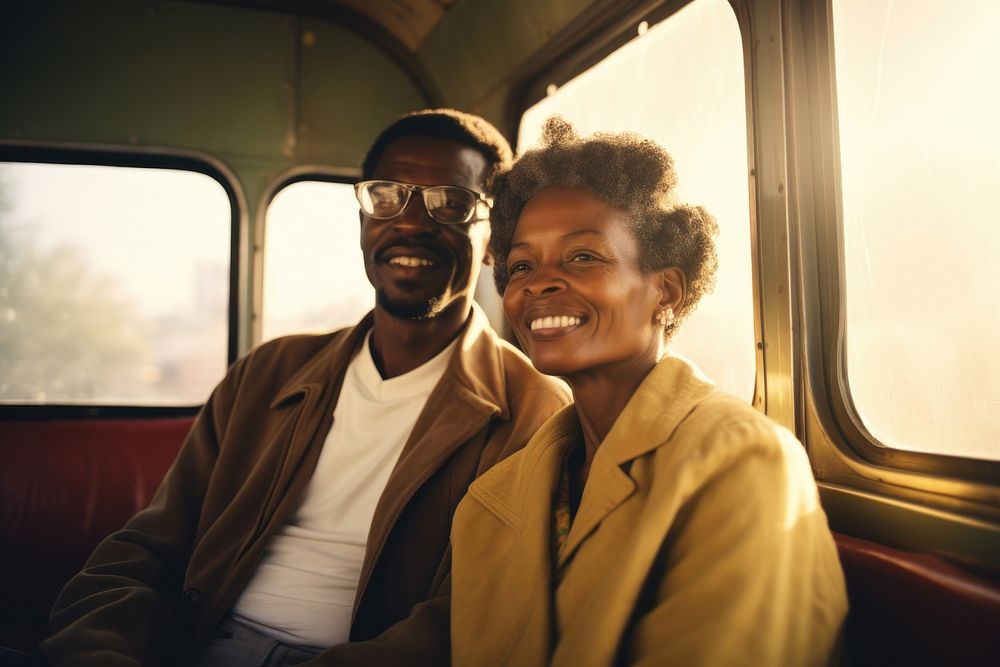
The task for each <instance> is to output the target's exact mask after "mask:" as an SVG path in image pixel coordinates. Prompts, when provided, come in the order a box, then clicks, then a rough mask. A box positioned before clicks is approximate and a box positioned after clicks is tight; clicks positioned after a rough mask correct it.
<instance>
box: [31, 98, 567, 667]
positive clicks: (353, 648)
mask: <svg viewBox="0 0 1000 667" xmlns="http://www.w3.org/2000/svg"><path fill="white" fill-rule="evenodd" d="M510 160H511V153H510V148H509V146H508V145H507V143H506V141H505V140H504V139H503V137H502V136H501V135H500V134H499V133H498V132H497V131H496V129H495V128H493V127H492V126H491V125H489V124H488V123H487V122H486V121H484V120H482V119H481V118H477V117H474V116H470V115H467V114H463V113H460V112H455V111H451V110H436V111H426V112H419V113H416V114H411V115H409V116H405V117H403V118H402V119H400V120H398V121H397V122H396V123H394V124H393V125H391V126H390V127H389V128H388V129H386V130H385V131H383V133H382V134H381V135H380V136H379V137H378V139H376V141H375V143H374V145H373V146H372V148H371V149H370V151H369V153H368V155H367V157H366V158H365V161H364V165H363V169H362V173H363V179H364V180H363V181H362V182H361V183H359V184H358V185H357V186H356V190H357V193H358V201H359V203H360V205H361V249H362V252H363V253H364V261H365V270H366V273H367V275H368V278H369V280H370V281H371V283H372V285H374V287H375V290H376V295H377V298H376V306H375V309H374V311H373V312H372V313H370V314H369V315H368V316H367V317H366V318H365V319H364V320H363V321H362V322H361V323H360V324H359V325H357V326H356V327H354V328H353V329H347V330H343V331H338V332H336V333H332V334H328V335H323V336H291V337H287V338H283V339H279V340H277V341H273V342H270V343H267V344H265V345H263V346H261V347H260V348H258V349H257V350H255V351H254V352H252V353H251V354H249V355H248V356H247V357H245V358H244V359H242V360H240V361H239V362H237V363H236V364H234V365H233V367H232V368H231V369H230V371H229V373H228V374H227V376H226V378H225V379H224V380H223V381H222V383H220V384H219V386H218V387H217V388H216V389H215V391H214V392H213V394H212V396H211V398H210V399H209V401H208V403H207V404H206V405H205V407H204V409H203V410H202V412H201V414H200V415H199V416H198V418H197V419H196V421H195V424H194V426H193V428H192V431H191V433H190V434H189V436H188V438H187V440H186V441H185V443H184V445H183V447H182V448H181V451H180V453H179V454H178V457H177V460H176V461H175V462H174V465H173V466H172V468H171V469H170V471H169V472H168V473H167V475H166V477H165V479H164V481H163V483H162V485H161V487H160V489H159V490H158V491H157V493H156V496H155V497H154V498H153V501H152V503H151V504H150V506H149V508H147V509H146V510H144V511H142V512H140V513H139V514H137V515H136V516H135V517H133V518H132V519H131V520H130V521H129V522H128V524H127V525H126V526H125V527H124V528H123V529H122V530H121V531H119V532H117V533H115V534H114V535H112V536H111V537H109V538H107V539H106V540H105V541H104V542H102V543H101V545H100V546H99V547H98V548H97V550H96V551H95V552H94V554H93V555H92V556H91V558H90V560H89V561H88V563H87V565H86V567H85V568H84V570H83V571H82V572H81V573H80V574H78V575H77V576H76V577H74V578H73V579H72V580H71V581H70V582H69V583H68V584H67V585H66V587H65V588H64V590H63V592H62V593H61V595H60V597H59V599H58V600H57V602H56V604H55V607H54V609H53V612H52V617H51V625H52V628H53V630H54V632H55V634H54V636H52V637H51V638H49V639H48V640H46V641H45V642H43V643H42V647H41V648H42V650H43V652H44V653H45V654H46V657H47V658H48V659H49V660H50V661H51V662H53V663H56V664H58V663H60V662H63V661H65V662H66V663H72V664H100V665H134V664H137V663H138V662H142V663H143V664H149V663H153V664H155V663H159V662H165V663H175V664H185V665H187V664H205V665H229V664H240V665H243V664H254V665H278V664H297V663H300V662H303V661H305V660H308V659H310V658H313V657H314V656H316V655H317V654H320V655H319V657H318V659H317V662H318V663H320V664H334V663H336V664H373V665H375V664H378V665H385V664H441V663H442V662H444V663H446V662H447V661H448V644H447V636H448V624H447V614H448V598H447V596H446V594H442V585H443V584H445V582H446V580H447V577H448V569H449V556H448V536H449V530H450V523H451V516H452V513H453V512H454V510H455V507H456V506H457V505H458V502H459V500H460V499H461V498H462V496H463V494H464V493H465V490H466V488H467V487H468V485H469V484H470V483H471V482H472V480H473V479H475V478H476V477H477V476H478V475H479V474H481V473H482V472H483V471H484V470H486V469H487V468H489V467H490V466H491V465H493V464H494V463H496V462H497V461H498V460H500V459H502V458H504V457H506V456H507V455H509V454H510V453H512V452H513V451H515V450H517V449H519V448H520V447H522V446H523V445H524V444H525V443H526V441H527V439H528V438H529V437H530V436H531V435H532V434H533V433H534V432H535V430H536V429H537V428H538V427H539V426H540V425H541V423H542V422H543V421H544V420H545V419H546V418H547V417H548V416H549V415H550V414H552V413H553V412H555V411H556V410H557V409H558V408H559V407H561V406H562V405H564V404H565V403H566V401H567V400H568V396H567V394H566V392H565V390H564V388H563V387H562V386H561V385H560V384H558V383H557V382H556V381H554V380H552V379H549V378H545V377H544V376H542V375H539V374H538V373H537V372H536V371H535V370H534V369H533V368H531V365H530V364H529V363H528V361H527V360H526V359H525V358H524V357H523V356H522V355H520V354H519V353H518V352H517V351H516V350H514V349H513V348H512V347H510V346H509V345H507V344H506V343H505V342H503V341H501V340H500V339H499V338H498V337H497V336H496V334H495V333H494V332H493V331H492V330H491V329H490V327H489V325H488V323H487V322H486V319H485V317H484V315H483V313H482V312H481V311H480V310H479V309H478V308H477V307H476V306H475V305H474V304H473V301H472V294H473V290H474V288H475V284H476V280H477V277H478V274H479V269H480V266H481V264H482V263H483V261H484V260H485V259H487V242H488V239H489V222H488V210H489V207H488V204H487V199H486V197H485V195H484V188H485V184H486V183H487V182H488V180H489V177H490V176H491V175H492V173H493V172H494V171H496V170H498V169H501V168H504V167H506V166H508V165H509V163H510ZM446 590H447V586H446V585H445V586H444V591H445V592H446Z"/></svg>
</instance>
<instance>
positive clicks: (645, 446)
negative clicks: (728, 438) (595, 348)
mask: <svg viewBox="0 0 1000 667" xmlns="http://www.w3.org/2000/svg"><path fill="white" fill-rule="evenodd" d="M713 389H714V385H713V384H712V383H711V381H710V380H708V379H707V378H705V377H704V376H703V375H701V374H700V372H699V371H698V369H697V368H695V367H694V366H693V365H692V364H690V362H688V361H686V360H684V359H683V358H682V357H680V356H678V355H675V354H668V355H667V356H665V357H664V358H663V359H661V360H660V362H659V363H658V364H657V365H656V366H655V367H654V368H653V370H651V371H650V372H649V375H647V376H646V378H645V379H644V380H643V381H642V384H640V385H639V388H638V389H636V392H635V393H634V394H633V395H632V398H631V399H630V400H629V402H628V403H627V404H626V405H625V409H624V410H622V413H621V414H620V415H618V419H617V420H615V423H614V425H613V426H612V427H611V431H610V432H609V433H608V435H607V436H606V437H605V438H604V441H603V442H602V443H601V446H600V447H598V448H597V452H596V453H595V454H594V461H593V463H592V464H591V469H590V476H589V477H588V478H587V484H586V487H585V489H584V493H583V498H582V499H581V501H580V509H579V510H578V511H577V515H576V516H575V517H574V518H573V524H572V525H571V526H570V531H569V536H568V537H567V539H566V546H565V547H564V548H563V550H562V553H560V554H559V561H558V567H559V568H560V569H561V568H562V567H564V566H565V565H566V563H567V562H568V561H569V560H570V558H571V557H572V556H573V554H574V553H575V552H576V550H577V549H578V548H579V547H580V545H581V544H582V543H583V542H584V541H585V540H586V539H587V537H588V536H589V535H590V534H591V533H593V532H594V530H595V529H596V528H597V527H598V526H599V525H600V523H601V522H602V521H603V520H604V519H605V518H607V516H608V515H609V514H611V513H612V512H614V511H615V510H616V509H617V508H618V507H619V506H621V504H622V503H623V502H625V501H626V500H627V499H628V498H629V496H631V495H632V493H633V492H634V491H635V488H636V486H635V482H634V481H633V480H632V478H631V477H629V475H628V474H627V473H626V472H625V470H623V468H622V466H623V465H626V464H628V462H629V461H632V460H634V459H636V458H638V457H640V456H642V455H643V454H646V453H648V452H650V451H652V450H654V449H656V448H658V447H659V446H661V445H662V444H663V443H665V442H666V441H667V440H669V439H670V436H671V435H672V434H673V432H674V429H676V428H677V425H678V424H680V422H681V421H682V420H683V419H684V417H686V416H687V414H688V413H689V412H690V411H691V410H692V409H693V408H694V406H695V405H696V404H697V403H698V401H699V400H701V398H702V397H704V396H706V395H708V393H709V392H711V391H712V390H713ZM664 397H670V398H669V399H667V400H665V398H664ZM665 405H666V407H664V406H665Z"/></svg>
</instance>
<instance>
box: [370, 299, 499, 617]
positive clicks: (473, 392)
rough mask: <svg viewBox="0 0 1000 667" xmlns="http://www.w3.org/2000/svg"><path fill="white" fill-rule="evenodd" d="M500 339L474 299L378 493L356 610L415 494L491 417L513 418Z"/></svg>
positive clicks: (483, 430) (482, 430) (481, 429)
mask: <svg viewBox="0 0 1000 667" xmlns="http://www.w3.org/2000/svg"><path fill="white" fill-rule="evenodd" d="M500 345H501V343H500V341H499V339H498V337H497V335H496V334H495V333H494V332H493V329H492V328H491V327H490V325H489V321H488V320H487V318H486V315H485V314H484V313H483V311H482V310H481V309H480V308H479V306H477V305H475V304H473V307H472V313H471V315H470V317H469V321H468V323H467V325H466V327H465V329H464V331H463V332H462V333H461V334H460V336H459V340H458V345H456V347H455V352H454V354H453V356H452V358H451V360H450V361H449V363H448V367H447V369H446V370H445V373H444V375H443V376H442V378H441V380H440V381H439V382H438V384H437V386H435V387H434V390H433V391H432V392H431V395H430V396H429V397H428V398H427V403H426V404H425V406H424V409H423V411H422V412H421V413H420V416H419V417H418V418H417V421H416V423H415V424H414V426H413V430H412V431H411V432H410V436H409V438H408V439H407V441H406V444H405V445H404V446H403V450H402V452H401V453H400V455H399V460H398V461H397V462H396V466H395V468H394V469H393V471H392V473H391V474H390V475H389V480H388V481H387V482H386V486H385V490H384V491H383V492H382V496H381V498H380V499H379V502H378V506H377V508H376V510H375V518H374V520H373V522H372V526H371V530H370V532H369V535H368V544H367V547H366V549H365V559H364V562H363V564H362V569H361V579H360V582H359V585H358V592H357V596H356V598H355V608H354V611H355V613H357V608H358V603H359V601H360V600H361V599H362V597H363V596H364V593H365V588H366V587H367V584H368V581H369V580H370V579H371V575H372V572H373V570H374V567H375V564H376V563H377V562H378V559H379V557H380V555H381V552H382V549H383V548H384V546H385V543H386V540H387V539H388V537H389V534H390V533H391V532H392V529H393V526H395V523H396V521H397V519H398V518H399V516H400V514H401V513H402V511H403V509H404V508H405V507H406V505H407V503H409V502H410V499H411V498H412V497H413V495H414V494H415V493H416V492H417V490H418V489H419V488H420V487H421V486H422V485H423V483H424V482H426V481H427V479H428V478H429V477H430V476H431V475H432V474H433V473H434V472H435V471H436V470H438V469H439V468H440V467H441V466H442V465H443V464H444V462H445V461H446V460H447V459H448V458H449V457H450V456H451V455H452V454H453V453H454V452H455V451H456V450H457V449H459V448H460V447H462V446H463V445H465V444H466V443H467V442H469V441H470V440H472V439H473V438H474V437H476V435H477V434H480V433H481V434H484V437H485V433H486V429H485V426H486V425H487V424H488V423H489V421H490V420H491V419H495V418H500V419H508V418H509V416H510V408H509V405H508V402H507V399H506V394H507V389H506V381H505V379H504V373H503V365H502V363H501V359H500V349H499V348H500Z"/></svg>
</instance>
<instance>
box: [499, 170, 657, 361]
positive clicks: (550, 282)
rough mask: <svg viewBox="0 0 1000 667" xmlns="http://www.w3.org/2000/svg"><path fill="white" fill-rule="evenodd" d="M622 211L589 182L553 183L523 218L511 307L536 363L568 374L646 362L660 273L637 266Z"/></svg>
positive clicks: (511, 266) (514, 255) (514, 252)
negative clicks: (584, 185) (585, 186)
mask: <svg viewBox="0 0 1000 667" xmlns="http://www.w3.org/2000/svg"><path fill="white" fill-rule="evenodd" d="M624 216H625V214H624V213H623V212H621V211H618V210H616V209H614V208H611V207H610V206H608V205H607V204H606V203H604V202H603V201H602V200H601V199H599V198H598V197H596V196H595V195H593V194H592V193H590V192H588V191H586V190H577V189H571V188H564V187H553V188H547V189H545V190H542V191H541V192H539V193H538V194H537V195H535V196H534V197H532V199H531V200H530V201H529V202H528V204H527V205H526V206H525V207H524V210H523V211H522V212H521V216H520V217H519V218H518V222H517V227H516V229H515V231H514V237H513V241H512V244H511V250H510V254H509V256H508V260H507V268H508V271H509V274H510V281H509V283H508V285H507V289H506V291H505V292H504V299H503V302H504V310H505V311H506V313H507V317H508V319H509V320H510V322H511V323H512V326H513V328H514V333H515V334H516V335H517V337H518V340H520V342H521V345H522V346H523V347H524V350H525V352H526V353H527V354H528V356H529V357H531V361H532V363H534V364H535V366H536V367H537V368H538V369H539V370H541V371H542V372H544V373H548V374H551V375H561V376H563V377H570V376H572V375H573V374H574V373H580V372H587V371H590V370H591V369H593V368H595V367H597V366H602V367H603V366H606V365H608V364H611V365H612V366H614V365H617V364H618V363H624V364H625V365H627V366H628V367H635V368H644V369H645V370H647V371H648V369H649V368H650V367H652V365H653V364H654V363H656V360H657V358H658V354H659V350H660V336H661V334H662V329H660V328H658V327H657V326H655V319H654V313H655V312H656V310H657V304H658V301H659V299H660V297H661V294H660V290H659V288H658V281H657V279H656V277H655V275H653V274H650V273H646V272H643V271H642V270H641V269H640V268H639V244H638V241H637V240H636V239H635V237H634V236H633V235H632V233H631V232H630V231H629V228H628V226H627V224H626V222H625V220H626V218H625V217H624Z"/></svg>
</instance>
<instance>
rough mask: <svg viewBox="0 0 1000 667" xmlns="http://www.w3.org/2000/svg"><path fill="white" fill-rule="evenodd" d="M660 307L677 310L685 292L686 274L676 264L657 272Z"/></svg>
mask: <svg viewBox="0 0 1000 667" xmlns="http://www.w3.org/2000/svg"><path fill="white" fill-rule="evenodd" d="M659 287H660V303H659V306H660V308H663V309H666V308H670V309H671V310H672V311H673V312H674V313H676V312H678V311H679V310H680V308H681V305H683V303H684V295H685V294H687V276H686V275H684V270H683V269H679V268H677V267H676V266H675V267H671V268H669V269H663V270H662V271H660V272H659Z"/></svg>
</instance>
